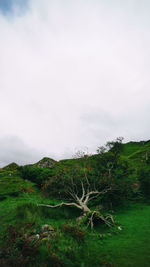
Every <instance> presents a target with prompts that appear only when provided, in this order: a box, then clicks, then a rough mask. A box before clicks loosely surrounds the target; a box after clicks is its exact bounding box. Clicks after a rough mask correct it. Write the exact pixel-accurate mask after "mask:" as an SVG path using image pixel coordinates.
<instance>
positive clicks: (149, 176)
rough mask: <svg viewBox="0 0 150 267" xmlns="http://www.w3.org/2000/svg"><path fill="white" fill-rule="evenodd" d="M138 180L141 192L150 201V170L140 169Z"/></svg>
mask: <svg viewBox="0 0 150 267" xmlns="http://www.w3.org/2000/svg"><path fill="white" fill-rule="evenodd" d="M138 178H139V182H140V190H141V192H142V194H143V195H144V196H145V197H146V198H148V199H150V170H149V169H144V168H143V169H140V170H139V172H138Z"/></svg>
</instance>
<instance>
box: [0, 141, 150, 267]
mask: <svg viewBox="0 0 150 267" xmlns="http://www.w3.org/2000/svg"><path fill="white" fill-rule="evenodd" d="M122 141H123V139H122V138H117V139H116V140H115V141H112V142H108V143H107V144H106V145H105V146H103V147H100V148H98V153H97V154H96V155H91V156H89V155H87V154H85V153H84V154H81V153H79V154H78V157H76V158H75V159H70V160H63V161H59V162H56V161H53V160H52V159H50V160H49V159H48V158H44V159H43V160H42V161H40V165H39V162H38V163H37V164H33V165H27V166H18V165H16V164H14V163H13V164H10V165H8V166H6V167H5V168H3V169H0V218H1V219H0V220H1V223H0V233H1V235H0V266H2V267H3V266H4V267H5V266H6V267H7V266H8V267H9V266H20V265H22V266H27V267H28V266H29V267H30V266H37V267H38V266H43V267H44V266H45V267H47V266H68V267H70V266H77V267H78V266H83V267H84V266H89V267H90V266H110V267H111V266H115V267H116V266H118V267H119V266H139V267H140V266H149V264H150V256H149V251H150V242H149V240H150V222H149V216H150V205H149V203H150V202H149V200H150V155H149V151H150V141H146V142H144V141H142V142H129V143H127V144H123V143H122ZM41 164H42V165H41ZM43 164H44V165H43ZM47 164H48V165H47ZM89 226H91V227H89ZM108 226H109V227H108ZM91 228H92V229H91Z"/></svg>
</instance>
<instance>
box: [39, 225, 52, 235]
mask: <svg viewBox="0 0 150 267" xmlns="http://www.w3.org/2000/svg"><path fill="white" fill-rule="evenodd" d="M41 230H42V233H45V232H54V228H53V227H52V226H51V225H48V224H44V225H43V226H42V229H41Z"/></svg>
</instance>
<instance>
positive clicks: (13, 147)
mask: <svg viewBox="0 0 150 267" xmlns="http://www.w3.org/2000/svg"><path fill="white" fill-rule="evenodd" d="M0 148H1V149H0V159H1V160H0V167H3V166H6V165H7V164H9V163H11V162H16V163H17V164H20V165H24V164H29V163H35V162H36V161H38V160H39V158H41V157H42V156H44V155H43V153H42V152H41V151H39V150H38V149H37V150H36V149H35V148H32V147H29V146H28V145H26V144H25V143H24V142H23V141H22V140H21V139H20V138H18V137H17V136H5V137H1V138H0Z"/></svg>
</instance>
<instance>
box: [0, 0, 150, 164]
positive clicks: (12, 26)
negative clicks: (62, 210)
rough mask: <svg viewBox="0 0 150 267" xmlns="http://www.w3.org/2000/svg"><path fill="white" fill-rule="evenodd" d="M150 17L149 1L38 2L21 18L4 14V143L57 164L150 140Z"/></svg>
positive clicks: (0, 30)
mask: <svg viewBox="0 0 150 267" xmlns="http://www.w3.org/2000/svg"><path fill="white" fill-rule="evenodd" d="M149 11H150V4H149V2H148V1H146V0H145V1H142V4H141V2H137V1H132V0H131V1H124V2H122V3H121V2H120V1H117V0H116V1H113V2H112V1H109V0H107V1H84V0H83V1H70V0H69V1H68V0H65V1H63V2H62V1H60V0H59V1H58V0H55V1H54V0H53V1H52V0H51V1H48V0H31V1H29V7H28V10H26V12H24V13H22V16H20V15H19V16H18V15H17V14H13V15H9V16H4V15H2V14H1V15H0V75H1V77H0V136H1V138H3V137H4V136H6V135H7V136H8V135H10V136H17V137H18V138H20V139H21V140H22V142H24V143H26V144H27V146H29V147H32V148H34V149H39V150H40V151H42V153H45V154H51V155H55V157H56V158H62V157H68V156H69V155H71V154H72V153H74V150H75V148H76V147H80V146H88V147H90V149H91V151H94V150H95V148H96V147H97V146H99V145H100V144H103V142H105V141H107V140H111V139H112V138H115V137H117V136H120V135H122V136H124V137H125V140H130V139H131V138H132V139H135V140H139V139H149V124H148V115H149V101H150V93H149V82H150V78H149V71H150V64H149V62H150V50H149V47H150V34H149V32H150V18H149ZM14 12H15V11H14ZM41 155H42V154H41ZM27 161H28V159H27Z"/></svg>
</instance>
